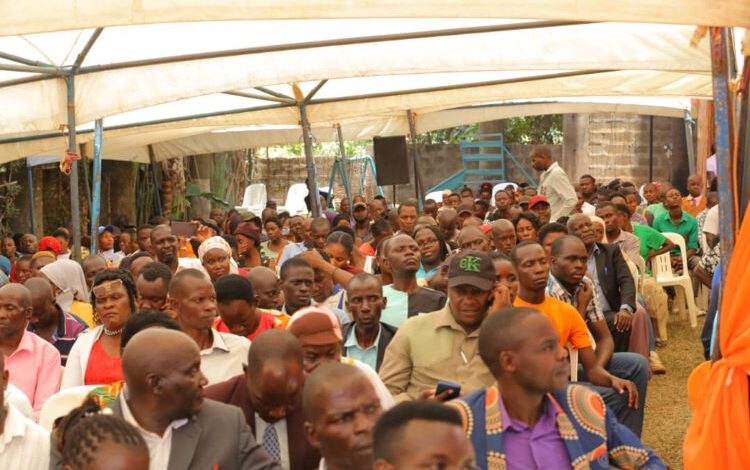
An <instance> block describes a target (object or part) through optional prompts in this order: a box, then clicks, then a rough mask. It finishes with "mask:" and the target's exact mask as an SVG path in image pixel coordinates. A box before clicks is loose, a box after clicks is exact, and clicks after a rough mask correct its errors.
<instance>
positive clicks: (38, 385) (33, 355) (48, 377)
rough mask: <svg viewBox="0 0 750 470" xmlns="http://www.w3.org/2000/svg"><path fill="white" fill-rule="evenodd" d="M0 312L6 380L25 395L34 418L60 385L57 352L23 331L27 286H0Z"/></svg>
mask: <svg viewBox="0 0 750 470" xmlns="http://www.w3.org/2000/svg"><path fill="white" fill-rule="evenodd" d="M0 311H1V312H2V313H1V314H0V315H1V316H2V318H3V320H4V321H2V322H0V351H1V352H2V354H4V355H5V368H6V370H7V371H8V373H9V374H10V383H12V384H13V385H15V386H16V387H18V388H19V389H21V391H22V392H23V393H25V394H26V397H27V398H28V399H29V401H31V406H32V407H33V409H34V416H36V417H38V416H39V411H40V410H41V409H42V405H44V402H45V401H47V399H48V398H49V397H50V396H52V394H54V393H55V392H57V390H58V389H59V388H60V353H59V352H58V351H57V349H55V347H54V346H52V345H51V344H49V343H48V342H47V341H45V340H43V339H42V338H40V337H39V336H37V335H35V334H34V333H32V332H30V331H28V330H26V324H27V322H28V321H29V319H30V318H31V315H32V313H33V307H32V305H31V292H29V289H27V288H26V287H24V286H23V285H21V284H6V285H4V286H3V287H0Z"/></svg>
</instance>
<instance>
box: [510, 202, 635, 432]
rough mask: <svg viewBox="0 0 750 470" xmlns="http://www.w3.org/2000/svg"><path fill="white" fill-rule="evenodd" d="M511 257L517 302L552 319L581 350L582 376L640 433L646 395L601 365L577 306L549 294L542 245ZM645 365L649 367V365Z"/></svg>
mask: <svg viewBox="0 0 750 470" xmlns="http://www.w3.org/2000/svg"><path fill="white" fill-rule="evenodd" d="M574 217H575V216H574ZM511 259H512V261H513V264H514V265H515V267H516V272H517V274H518V281H519V283H520V288H519V290H518V295H517V296H516V299H515V300H514V301H513V305H514V306H516V307H529V308H532V309H536V310H539V311H541V312H542V313H544V314H545V315H546V316H547V317H548V318H549V319H550V320H552V323H553V324H554V325H555V328H556V329H557V331H558V337H559V339H560V345H561V346H566V345H568V346H569V347H571V348H573V349H577V350H578V360H579V362H580V364H581V365H583V374H581V375H584V376H585V377H586V378H583V377H579V379H581V380H586V379H587V380H588V381H589V382H591V383H592V384H593V388H594V390H596V391H597V392H598V393H599V394H600V395H602V397H603V398H604V401H605V403H606V404H607V406H609V407H610V408H612V410H613V411H614V412H615V413H616V415H617V416H618V418H619V419H620V421H621V422H622V423H623V424H625V425H626V426H628V427H629V428H630V429H631V430H633V432H635V433H636V434H637V435H640V432H641V428H642V427H643V406H644V404H645V400H646V397H645V396H640V394H639V392H638V388H637V387H636V385H635V384H634V383H633V382H631V381H629V380H623V379H620V378H619V377H616V376H614V375H612V374H610V373H609V372H607V370H606V369H604V367H602V366H601V365H600V364H599V362H598V361H597V358H596V355H595V353H594V350H593V348H592V343H591V337H590V336H589V332H588V330H587V328H586V324H585V323H584V321H583V318H582V317H581V315H580V314H579V313H578V311H577V310H576V308H575V307H573V306H571V305H568V304H567V303H565V302H562V301H559V300H557V299H555V298H552V297H550V296H548V295H546V289H547V281H548V278H549V264H548V261H547V254H546V253H545V252H544V249H543V248H542V246H541V245H540V244H539V243H537V242H534V241H527V242H523V243H521V244H519V245H517V246H516V247H515V248H514V249H513V255H512V257H511ZM643 362H645V359H644V360H643ZM641 366H642V368H644V369H645V370H646V371H647V370H648V365H647V364H641ZM646 374H647V372H646ZM643 382H644V383H643V387H642V388H643V390H644V391H645V380H644V381H643ZM644 395H645V393H644ZM639 398H640V400H639Z"/></svg>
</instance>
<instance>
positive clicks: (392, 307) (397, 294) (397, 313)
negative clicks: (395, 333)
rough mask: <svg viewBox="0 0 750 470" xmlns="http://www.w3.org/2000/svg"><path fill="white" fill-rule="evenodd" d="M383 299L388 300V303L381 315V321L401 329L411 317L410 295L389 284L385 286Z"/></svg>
mask: <svg viewBox="0 0 750 470" xmlns="http://www.w3.org/2000/svg"><path fill="white" fill-rule="evenodd" d="M383 297H385V298H386V299H388V302H387V303H386V306H385V308H384V309H383V311H382V312H381V314H380V321H381V322H383V323H387V324H389V325H391V326H393V327H394V328H398V327H400V326H401V324H402V323H403V322H405V321H406V318H407V317H408V316H409V294H407V293H406V292H403V291H400V290H396V289H394V288H393V284H388V285H387V286H383Z"/></svg>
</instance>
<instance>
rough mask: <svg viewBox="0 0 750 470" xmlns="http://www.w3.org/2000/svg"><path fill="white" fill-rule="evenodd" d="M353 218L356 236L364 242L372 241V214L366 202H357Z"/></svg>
mask: <svg viewBox="0 0 750 470" xmlns="http://www.w3.org/2000/svg"><path fill="white" fill-rule="evenodd" d="M352 210H353V212H352V218H353V219H354V234H355V235H356V237H357V238H359V239H360V240H362V241H363V242H369V241H370V240H372V234H371V233H370V222H371V221H370V212H369V211H368V210H367V204H365V203H364V202H355V203H354V207H353V208H352Z"/></svg>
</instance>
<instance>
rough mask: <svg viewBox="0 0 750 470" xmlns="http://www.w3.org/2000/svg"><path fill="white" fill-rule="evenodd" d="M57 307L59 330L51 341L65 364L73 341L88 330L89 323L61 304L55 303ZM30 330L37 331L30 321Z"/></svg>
mask: <svg viewBox="0 0 750 470" xmlns="http://www.w3.org/2000/svg"><path fill="white" fill-rule="evenodd" d="M55 307H56V308H57V313H58V315H59V320H58V322H57V330H56V331H55V332H54V333H53V334H52V341H51V343H52V346H54V347H55V348H56V349H57V350H58V351H59V352H60V362H61V363H62V365H63V366H65V363H66V362H67V361H68V354H70V349H71V348H72V347H73V343H75V342H76V339H78V335H80V334H81V333H83V332H84V331H86V329H87V328H88V325H86V322H85V321H83V320H81V319H80V318H78V317H77V316H75V315H73V314H72V313H68V312H63V309H62V308H60V306H59V305H55ZM28 330H29V331H31V332H32V333H36V328H34V327H33V326H32V325H31V323H29V327H28Z"/></svg>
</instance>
